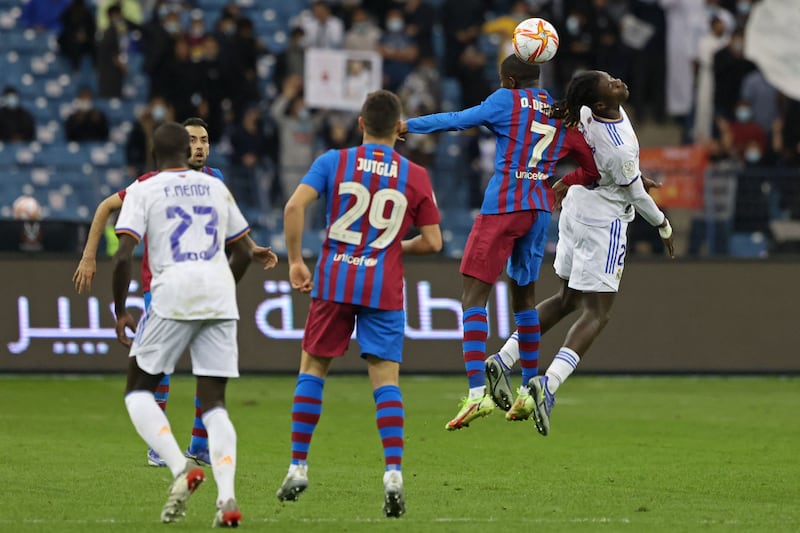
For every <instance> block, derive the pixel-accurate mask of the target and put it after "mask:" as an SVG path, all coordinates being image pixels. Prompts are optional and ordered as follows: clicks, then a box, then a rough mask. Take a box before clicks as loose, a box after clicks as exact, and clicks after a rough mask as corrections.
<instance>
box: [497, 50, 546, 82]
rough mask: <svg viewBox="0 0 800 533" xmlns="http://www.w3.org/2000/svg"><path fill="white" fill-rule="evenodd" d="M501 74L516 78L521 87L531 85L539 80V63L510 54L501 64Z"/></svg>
mask: <svg viewBox="0 0 800 533" xmlns="http://www.w3.org/2000/svg"><path fill="white" fill-rule="evenodd" d="M500 76H502V77H503V78H514V79H515V80H517V83H518V84H519V86H520V87H531V86H533V85H536V83H537V82H538V81H539V65H532V64H530V63H526V62H524V61H523V60H521V59H520V58H518V57H517V56H516V55H514V54H510V55H509V56H508V57H506V58H505V59H504V60H503V62H502V63H501V64H500Z"/></svg>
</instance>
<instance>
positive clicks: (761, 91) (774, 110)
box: [742, 68, 779, 146]
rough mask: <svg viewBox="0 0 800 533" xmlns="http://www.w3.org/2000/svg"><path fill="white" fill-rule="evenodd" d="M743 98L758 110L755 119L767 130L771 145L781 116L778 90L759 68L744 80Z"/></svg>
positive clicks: (751, 107)
mask: <svg viewBox="0 0 800 533" xmlns="http://www.w3.org/2000/svg"><path fill="white" fill-rule="evenodd" d="M742 100H743V101H744V102H747V103H748V104H750V109H757V110H758V111H757V112H756V113H754V114H753V120H755V121H756V122H757V123H758V125H759V126H761V128H762V129H763V130H764V131H765V132H766V134H767V140H768V142H769V143H770V146H771V141H772V132H773V129H774V127H775V121H776V120H777V119H778V116H779V114H778V91H777V90H776V89H775V87H773V86H772V85H771V84H770V83H769V82H768V81H767V79H766V78H765V77H764V74H762V73H761V71H760V70H758V69H757V68H754V69H753V70H751V71H750V73H749V74H747V75H745V77H744V79H743V80H742Z"/></svg>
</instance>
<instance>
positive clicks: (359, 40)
mask: <svg viewBox="0 0 800 533" xmlns="http://www.w3.org/2000/svg"><path fill="white" fill-rule="evenodd" d="M352 21H353V23H352V25H351V26H350V29H349V30H347V33H345V36H344V48H345V49H347V50H364V51H368V52H371V51H373V50H377V48H378V43H379V42H380V39H381V29H380V28H379V27H378V25H377V24H375V22H374V21H373V20H372V18H370V16H369V13H368V12H367V10H366V9H364V8H363V7H356V8H355V9H354V10H353V19H352Z"/></svg>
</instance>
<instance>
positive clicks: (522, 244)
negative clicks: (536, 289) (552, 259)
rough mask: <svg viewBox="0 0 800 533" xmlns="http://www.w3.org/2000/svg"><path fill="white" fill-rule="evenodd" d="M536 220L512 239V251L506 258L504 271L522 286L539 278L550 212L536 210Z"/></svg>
mask: <svg viewBox="0 0 800 533" xmlns="http://www.w3.org/2000/svg"><path fill="white" fill-rule="evenodd" d="M536 213H537V216H536V221H535V222H534V223H533V226H531V229H530V230H528V233H526V234H525V235H524V236H523V237H521V238H519V239H517V240H516V241H514V251H513V252H512V253H511V257H509V258H508V264H507V265H506V273H507V274H508V277H509V278H511V279H513V280H514V281H516V282H517V285H519V286H521V287H524V286H525V285H529V284H531V283H533V282H535V281H536V280H538V279H539V270H541V268H542V259H544V250H545V248H546V247H547V230H548V228H549V227H550V219H551V218H552V214H551V213H548V212H547V211H537V212H536Z"/></svg>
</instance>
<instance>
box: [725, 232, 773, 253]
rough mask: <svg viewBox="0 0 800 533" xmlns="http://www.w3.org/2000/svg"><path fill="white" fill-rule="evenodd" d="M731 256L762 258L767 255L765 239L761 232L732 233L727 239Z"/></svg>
mask: <svg viewBox="0 0 800 533" xmlns="http://www.w3.org/2000/svg"><path fill="white" fill-rule="evenodd" d="M729 247H730V248H729V253H730V255H732V256H733V257H741V258H762V257H766V256H767V239H766V237H765V236H764V234H763V233H761V232H758V231H757V232H754V233H734V234H732V235H731V238H730V241H729Z"/></svg>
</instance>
